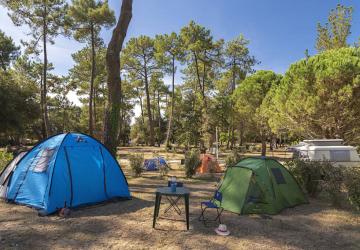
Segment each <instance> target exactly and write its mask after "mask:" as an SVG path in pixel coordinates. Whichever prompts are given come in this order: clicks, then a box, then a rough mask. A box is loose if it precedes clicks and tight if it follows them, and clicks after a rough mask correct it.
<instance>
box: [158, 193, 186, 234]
mask: <svg viewBox="0 0 360 250" xmlns="http://www.w3.org/2000/svg"><path fill="white" fill-rule="evenodd" d="M162 196H166V197H167V198H168V200H169V202H170V208H171V207H173V208H174V209H175V211H176V212H177V213H178V214H180V209H179V208H178V206H177V205H176V203H177V202H178V201H179V200H180V198H181V197H184V200H185V214H186V228H187V230H189V196H190V191H189V190H188V189H187V188H185V187H177V188H176V192H171V188H170V187H160V188H157V189H156V198H155V209H154V218H153V228H155V223H156V218H157V217H159V210H160V204H161V197H162ZM173 197H175V199H173ZM167 210H168V209H167Z"/></svg>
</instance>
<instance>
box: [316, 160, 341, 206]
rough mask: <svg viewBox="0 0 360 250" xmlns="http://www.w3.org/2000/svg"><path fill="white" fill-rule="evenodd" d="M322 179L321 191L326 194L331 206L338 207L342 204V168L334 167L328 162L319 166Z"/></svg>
mask: <svg viewBox="0 0 360 250" xmlns="http://www.w3.org/2000/svg"><path fill="white" fill-rule="evenodd" d="M321 168H322V173H323V178H322V180H323V181H322V189H323V191H324V193H326V194H327V195H328V196H329V198H330V200H331V202H332V204H333V205H335V206H338V207H340V206H341V203H342V200H343V198H342V192H341V191H342V187H343V179H344V173H343V167H335V166H334V165H333V164H331V163H329V162H324V163H322V164H321Z"/></svg>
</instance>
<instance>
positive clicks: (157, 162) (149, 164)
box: [144, 157, 169, 171]
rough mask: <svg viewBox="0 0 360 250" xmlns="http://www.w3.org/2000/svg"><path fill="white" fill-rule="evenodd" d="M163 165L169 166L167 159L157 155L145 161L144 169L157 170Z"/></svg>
mask: <svg viewBox="0 0 360 250" xmlns="http://www.w3.org/2000/svg"><path fill="white" fill-rule="evenodd" d="M161 166H163V167H166V168H168V167H169V166H168V165H167V163H166V161H165V159H164V158H162V157H156V158H152V159H148V160H145V161H144V169H145V170H146V171H157V170H159V168H160V167H161Z"/></svg>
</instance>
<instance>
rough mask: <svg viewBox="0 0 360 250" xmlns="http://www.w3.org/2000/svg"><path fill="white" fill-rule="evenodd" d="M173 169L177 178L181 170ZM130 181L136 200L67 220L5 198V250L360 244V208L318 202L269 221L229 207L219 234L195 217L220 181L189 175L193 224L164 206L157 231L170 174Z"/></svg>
mask: <svg viewBox="0 0 360 250" xmlns="http://www.w3.org/2000/svg"><path fill="white" fill-rule="evenodd" d="M125 172H126V173H128V171H125ZM171 174H175V175H177V176H178V177H179V176H182V175H183V171H180V170H174V171H172V172H171ZM127 175H128V174H127ZM128 181H129V184H130V188H131V192H132V195H133V197H134V198H133V199H132V200H129V201H123V202H115V203H108V204H105V205H98V206H94V207H91V208H86V209H82V210H77V211H74V212H73V213H72V214H71V217H70V218H67V219H63V218H60V217H58V216H48V217H38V216H37V214H36V211H34V210H32V209H30V208H27V207H24V206H18V205H12V204H6V203H3V202H1V203H0V249H31V248H32V249H50V248H51V249H108V248H113V249H173V250H174V249H279V248H280V249H360V219H359V217H360V216H359V214H354V213H352V212H350V211H345V210H337V209H334V208H332V207H331V206H329V205H328V204H326V203H324V202H319V201H311V203H310V204H309V205H303V206H299V207H296V208H294V209H287V210H285V211H283V212H282V213H281V214H279V215H276V216H273V217H272V218H271V219H263V218H260V217H259V216H238V215H235V214H231V213H227V212H225V213H224V215H223V217H222V219H223V221H224V223H226V224H227V226H228V228H229V229H230V231H231V235H230V236H228V237H221V236H217V235H216V234H215V233H214V227H215V226H216V225H213V226H210V227H204V226H203V224H202V223H200V222H198V220H197V218H198V215H199V213H200V209H199V203H200V201H201V200H204V199H205V198H207V197H209V196H210V195H211V194H212V192H213V191H214V188H215V185H216V182H215V181H206V180H200V179H193V180H184V182H185V185H186V186H187V187H189V188H190V190H191V198H190V214H191V215H190V225H191V226H190V227H191V229H190V230H189V231H186V230H185V229H186V226H185V222H183V221H181V220H183V219H184V218H183V217H181V216H177V215H176V214H175V213H170V214H168V215H166V216H165V215H163V213H162V212H160V216H161V218H160V219H159V220H158V223H157V225H156V228H157V229H153V228H152V215H153V209H154V191H155V188H156V187H157V186H160V185H164V184H165V183H166V180H163V179H161V178H160V177H159V176H158V174H155V173H145V174H144V177H141V178H131V177H129V178H128ZM164 207H166V204H163V205H162V208H163V209H164ZM181 207H183V203H182V204H181ZM213 215H214V214H213ZM165 217H168V218H169V219H171V220H169V219H166V218H165Z"/></svg>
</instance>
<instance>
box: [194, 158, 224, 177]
mask: <svg viewBox="0 0 360 250" xmlns="http://www.w3.org/2000/svg"><path fill="white" fill-rule="evenodd" d="M200 160H201V162H200V164H199V166H198V167H197V169H196V173H198V174H205V173H210V172H213V173H220V172H221V168H220V166H219V163H218V162H217V160H216V158H215V157H213V156H212V155H208V154H202V155H201V156H200Z"/></svg>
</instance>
